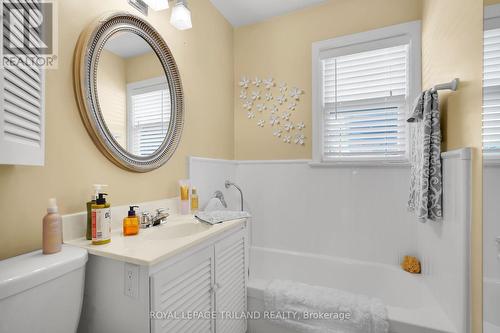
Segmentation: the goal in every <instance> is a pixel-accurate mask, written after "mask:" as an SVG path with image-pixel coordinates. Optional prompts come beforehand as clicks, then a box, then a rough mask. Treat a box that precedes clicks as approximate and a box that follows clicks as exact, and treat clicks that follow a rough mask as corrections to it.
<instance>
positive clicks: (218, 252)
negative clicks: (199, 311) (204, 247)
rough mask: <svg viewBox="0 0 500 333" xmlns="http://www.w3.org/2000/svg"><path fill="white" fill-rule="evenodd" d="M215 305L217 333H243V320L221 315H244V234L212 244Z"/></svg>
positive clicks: (245, 278) (245, 268) (244, 321)
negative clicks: (213, 251) (213, 248)
mask: <svg viewBox="0 0 500 333" xmlns="http://www.w3.org/2000/svg"><path fill="white" fill-rule="evenodd" d="M215 286H216V288H215V304H216V310H217V313H218V315H219V316H218V318H217V321H216V323H215V328H216V332H217V333H245V332H246V330H247V323H246V320H245V319H241V318H230V317H229V316H227V315H224V316H222V315H221V314H229V313H231V314H236V315H240V316H241V314H244V313H246V311H247V263H246V231H245V230H242V231H239V232H237V233H236V234H234V235H232V236H230V237H228V238H226V239H224V240H222V241H220V242H218V243H216V244H215Z"/></svg>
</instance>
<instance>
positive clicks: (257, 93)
mask: <svg viewBox="0 0 500 333" xmlns="http://www.w3.org/2000/svg"><path fill="white" fill-rule="evenodd" d="M252 99H253V100H254V101H256V100H258V99H260V91H258V90H254V91H253V92H252Z"/></svg>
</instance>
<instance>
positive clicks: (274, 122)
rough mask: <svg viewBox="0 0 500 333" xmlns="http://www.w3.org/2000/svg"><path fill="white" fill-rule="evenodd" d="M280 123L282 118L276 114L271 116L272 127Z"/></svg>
mask: <svg viewBox="0 0 500 333" xmlns="http://www.w3.org/2000/svg"><path fill="white" fill-rule="evenodd" d="M279 123H280V118H279V117H278V116H276V115H274V114H272V115H271V117H269V124H271V126H274V125H278V124H279Z"/></svg>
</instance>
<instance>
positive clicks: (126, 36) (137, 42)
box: [104, 32, 153, 59]
mask: <svg viewBox="0 0 500 333" xmlns="http://www.w3.org/2000/svg"><path fill="white" fill-rule="evenodd" d="M104 48H105V49H106V50H108V51H110V52H112V53H114V54H116V55H117V56H119V57H121V58H124V59H127V58H132V57H137V56H140V55H142V54H146V53H150V52H152V51H153V49H152V48H151V46H149V44H148V42H146V41H145V40H144V39H143V38H142V37H140V36H138V35H136V34H133V33H131V32H125V33H117V34H116V35H114V36H113V37H111V38H110V39H108V41H107V42H106V44H105V45H104Z"/></svg>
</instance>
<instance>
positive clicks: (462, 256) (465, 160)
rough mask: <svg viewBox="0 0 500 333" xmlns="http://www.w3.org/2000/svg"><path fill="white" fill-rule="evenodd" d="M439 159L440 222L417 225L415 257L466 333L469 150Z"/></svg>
mask: <svg viewBox="0 0 500 333" xmlns="http://www.w3.org/2000/svg"><path fill="white" fill-rule="evenodd" d="M442 157H443V220H442V221H441V222H438V223H435V222H431V221H428V222H427V223H417V235H416V238H417V243H418V256H419V258H420V259H421V261H422V264H423V267H422V273H423V275H424V276H425V282H426V284H427V286H428V287H429V290H430V291H431V293H432V294H433V295H434V297H435V298H436V300H437V301H438V302H439V303H440V305H441V307H442V308H443V310H444V311H445V312H446V313H447V315H448V317H449V318H450V320H451V322H452V323H454V324H455V326H456V328H457V332H468V330H469V326H470V321H469V316H468V313H469V311H468V310H469V309H468V304H469V280H470V276H469V274H470V273H469V257H470V246H469V235H470V193H471V192H470V191H471V183H470V180H471V177H470V175H471V151H470V149H461V150H455V151H451V152H447V153H443V154H442Z"/></svg>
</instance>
